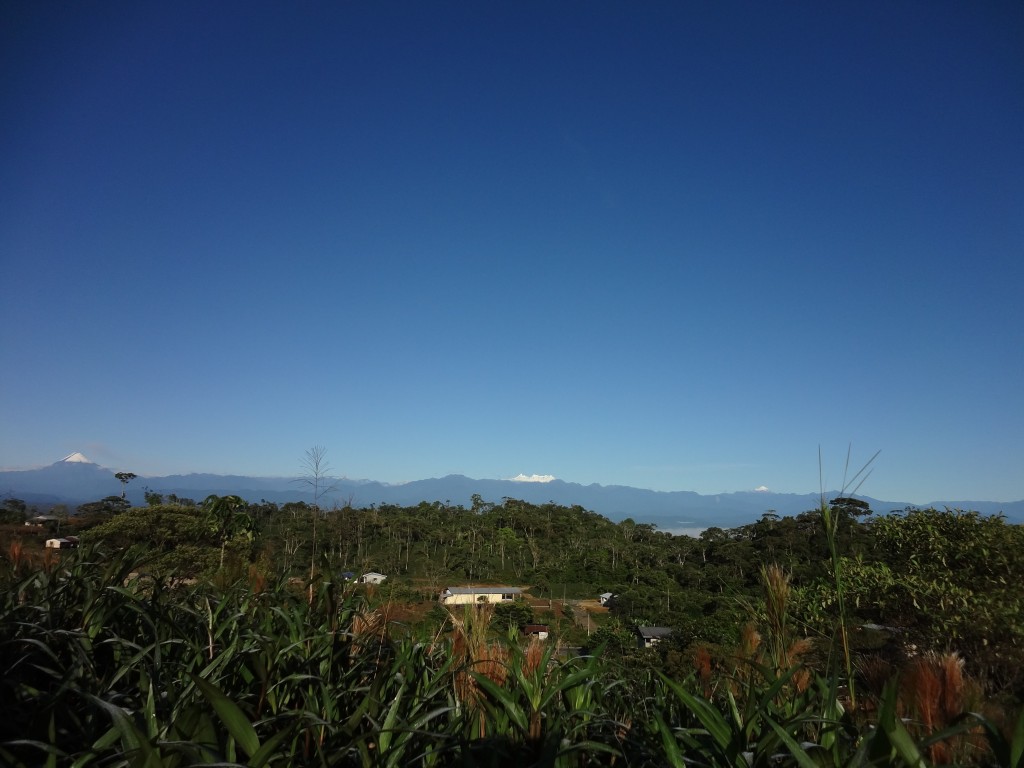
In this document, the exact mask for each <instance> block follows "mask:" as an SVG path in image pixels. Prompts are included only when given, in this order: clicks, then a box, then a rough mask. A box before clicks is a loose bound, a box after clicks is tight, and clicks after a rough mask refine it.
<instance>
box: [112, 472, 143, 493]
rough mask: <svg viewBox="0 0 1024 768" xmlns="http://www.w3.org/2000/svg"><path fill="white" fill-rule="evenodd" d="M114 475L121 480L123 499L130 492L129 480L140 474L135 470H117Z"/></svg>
mask: <svg viewBox="0 0 1024 768" xmlns="http://www.w3.org/2000/svg"><path fill="white" fill-rule="evenodd" d="M114 477H116V478H117V479H118V480H120V481H121V498H122V499H123V498H124V497H125V494H126V493H127V492H128V483H129V481H131V480H134V479H135V478H136V477H138V475H136V474H135V473H134V472H115V473H114Z"/></svg>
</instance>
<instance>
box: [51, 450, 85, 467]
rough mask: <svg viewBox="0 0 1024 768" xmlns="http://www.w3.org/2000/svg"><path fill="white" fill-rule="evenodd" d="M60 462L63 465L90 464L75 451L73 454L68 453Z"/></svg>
mask: <svg viewBox="0 0 1024 768" xmlns="http://www.w3.org/2000/svg"><path fill="white" fill-rule="evenodd" d="M60 461H61V462H64V463H67V464H92V462H91V461H89V460H88V459H87V458H85V456H83V455H82V454H80V453H79V452H78V451H75V452H74V453H69V454H68V455H67V456H65V457H64V458H63V459H61V460H60ZM58 463H60V462H58Z"/></svg>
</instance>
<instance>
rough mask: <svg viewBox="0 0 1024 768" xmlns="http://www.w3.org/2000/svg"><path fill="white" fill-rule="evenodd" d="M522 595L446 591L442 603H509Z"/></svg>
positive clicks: (516, 593) (497, 592)
mask: <svg viewBox="0 0 1024 768" xmlns="http://www.w3.org/2000/svg"><path fill="white" fill-rule="evenodd" d="M521 594H522V591H521V590H515V591H499V590H489V589H487V590H485V589H480V590H477V591H473V592H466V591H459V592H451V591H450V590H447V589H446V590H445V591H444V592H442V593H441V602H442V603H444V604H445V605H475V604H477V603H509V602H512V601H513V600H515V599H516V598H517V597H519V596H520V595H521Z"/></svg>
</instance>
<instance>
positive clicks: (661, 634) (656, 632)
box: [636, 627, 672, 648]
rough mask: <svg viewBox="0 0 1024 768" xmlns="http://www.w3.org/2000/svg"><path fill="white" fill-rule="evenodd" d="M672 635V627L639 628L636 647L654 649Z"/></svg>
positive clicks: (637, 629)
mask: <svg viewBox="0 0 1024 768" xmlns="http://www.w3.org/2000/svg"><path fill="white" fill-rule="evenodd" d="M671 634H672V628H671V627H637V628H636V647H637V648H653V647H654V646H656V645H657V644H658V643H660V642H661V641H662V640H663V639H664V638H666V637H668V636H669V635H671Z"/></svg>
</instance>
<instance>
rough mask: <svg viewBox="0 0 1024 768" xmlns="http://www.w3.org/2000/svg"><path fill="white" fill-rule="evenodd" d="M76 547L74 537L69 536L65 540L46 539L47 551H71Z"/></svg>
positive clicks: (76, 540) (76, 542)
mask: <svg viewBox="0 0 1024 768" xmlns="http://www.w3.org/2000/svg"><path fill="white" fill-rule="evenodd" d="M77 546H78V539H77V538H76V537H74V536H69V537H68V538H66V539H47V540H46V548H47V549H73V548H74V547H77Z"/></svg>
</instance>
